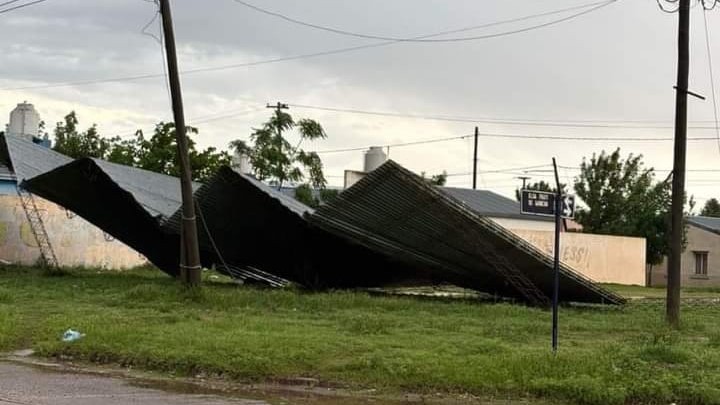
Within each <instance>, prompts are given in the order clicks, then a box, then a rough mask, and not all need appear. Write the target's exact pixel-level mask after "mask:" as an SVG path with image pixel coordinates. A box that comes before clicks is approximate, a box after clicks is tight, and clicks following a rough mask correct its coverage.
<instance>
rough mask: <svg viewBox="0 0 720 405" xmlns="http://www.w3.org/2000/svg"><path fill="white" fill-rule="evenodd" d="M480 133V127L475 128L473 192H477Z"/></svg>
mask: <svg viewBox="0 0 720 405" xmlns="http://www.w3.org/2000/svg"><path fill="white" fill-rule="evenodd" d="M479 136H480V132H479V131H478V127H475V152H474V153H475V154H474V157H473V190H477V163H478V157H477V156H478V137H479Z"/></svg>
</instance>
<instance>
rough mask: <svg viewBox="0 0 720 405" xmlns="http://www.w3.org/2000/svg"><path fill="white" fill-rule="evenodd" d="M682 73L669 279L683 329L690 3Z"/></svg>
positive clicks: (686, 0)
mask: <svg viewBox="0 0 720 405" xmlns="http://www.w3.org/2000/svg"><path fill="white" fill-rule="evenodd" d="M678 1H679V4H678V12H679V13H678V15H679V23H678V70H677V85H676V86H675V147H674V158H673V177H672V207H671V221H670V235H671V241H670V254H669V256H668V278H667V301H666V305H667V307H666V318H667V322H668V323H669V324H670V325H671V326H672V327H674V328H677V327H679V325H680V274H681V273H680V268H681V255H682V249H683V246H682V241H683V231H684V226H683V222H684V205H685V161H686V154H687V96H688V76H689V74H690V72H689V69H690V0H678Z"/></svg>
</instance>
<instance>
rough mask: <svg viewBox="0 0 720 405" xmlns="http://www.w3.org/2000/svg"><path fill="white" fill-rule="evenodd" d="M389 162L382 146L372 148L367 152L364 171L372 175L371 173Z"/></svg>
mask: <svg viewBox="0 0 720 405" xmlns="http://www.w3.org/2000/svg"><path fill="white" fill-rule="evenodd" d="M385 161H387V155H386V154H385V152H383V148H382V147H381V146H371V147H370V149H368V151H367V152H365V167H364V168H363V171H364V172H365V173H370V172H371V171H373V170H375V169H377V168H378V167H380V166H382V164H383V163H385Z"/></svg>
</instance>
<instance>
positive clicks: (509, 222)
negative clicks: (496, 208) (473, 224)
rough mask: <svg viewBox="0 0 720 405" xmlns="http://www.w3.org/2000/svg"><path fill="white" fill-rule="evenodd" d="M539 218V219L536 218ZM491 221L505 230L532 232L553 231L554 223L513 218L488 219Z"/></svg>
mask: <svg viewBox="0 0 720 405" xmlns="http://www.w3.org/2000/svg"><path fill="white" fill-rule="evenodd" d="M538 218H539V217H538ZM490 219H492V220H493V221H495V222H497V223H498V224H500V225H501V226H503V227H504V228H507V229H526V230H534V231H548V232H551V231H552V232H554V231H555V222H554V221H542V220H539V221H538V220H532V219H515V218H495V217H490Z"/></svg>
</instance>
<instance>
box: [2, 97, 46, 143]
mask: <svg viewBox="0 0 720 405" xmlns="http://www.w3.org/2000/svg"><path fill="white" fill-rule="evenodd" d="M39 133H40V114H38V112H37V111H35V107H33V105H32V104H29V103H28V102H24V103H20V104H18V105H17V107H15V109H14V110H12V112H11V113H10V124H9V125H8V134H10V135H15V136H19V137H23V138H26V139H28V140H30V141H32V140H33V138H35V137H38V134H39Z"/></svg>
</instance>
